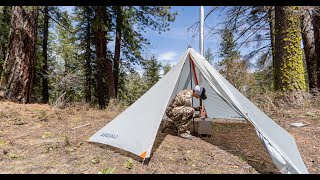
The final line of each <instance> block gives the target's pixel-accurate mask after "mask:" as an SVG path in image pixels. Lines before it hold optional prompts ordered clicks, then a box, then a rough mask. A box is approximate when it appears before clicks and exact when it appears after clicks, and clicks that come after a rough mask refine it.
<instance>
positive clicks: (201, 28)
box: [200, 6, 204, 56]
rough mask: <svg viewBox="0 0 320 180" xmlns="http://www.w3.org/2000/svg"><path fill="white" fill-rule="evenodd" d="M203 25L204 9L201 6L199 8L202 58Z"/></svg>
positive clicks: (201, 52) (201, 51)
mask: <svg viewBox="0 0 320 180" xmlns="http://www.w3.org/2000/svg"><path fill="white" fill-rule="evenodd" d="M203 24H204V8H203V6H200V54H201V56H203V54H204V53H203V52H204V50H203V46H204V43H203V35H204V29H203Z"/></svg>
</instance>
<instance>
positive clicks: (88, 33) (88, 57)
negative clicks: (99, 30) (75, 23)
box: [85, 14, 92, 103]
mask: <svg viewBox="0 0 320 180" xmlns="http://www.w3.org/2000/svg"><path fill="white" fill-rule="evenodd" d="M86 19H87V27H86V52H85V56H86V87H85V88H86V89H85V96H86V102H88V103H90V102H91V75H92V72H91V48H90V45H91V23H90V21H91V19H90V16H89V14H87V18H86Z"/></svg>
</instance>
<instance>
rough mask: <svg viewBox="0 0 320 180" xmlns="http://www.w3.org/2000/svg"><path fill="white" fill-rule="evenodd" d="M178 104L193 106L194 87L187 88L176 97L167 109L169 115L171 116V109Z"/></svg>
mask: <svg viewBox="0 0 320 180" xmlns="http://www.w3.org/2000/svg"><path fill="white" fill-rule="evenodd" d="M178 106H187V107H192V89H185V90H183V91H181V92H179V93H178V94H177V95H176V96H175V97H174V99H173V100H172V101H171V103H170V104H169V106H168V107H167V109H166V114H167V116H170V112H171V110H172V109H173V108H175V107H178Z"/></svg>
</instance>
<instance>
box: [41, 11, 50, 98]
mask: <svg viewBox="0 0 320 180" xmlns="http://www.w3.org/2000/svg"><path fill="white" fill-rule="evenodd" d="M48 34H49V7H48V6H45V7H44V26H43V43H42V48H43V49H42V56H43V65H42V76H43V77H42V102H43V103H48V101H49V88H48Z"/></svg>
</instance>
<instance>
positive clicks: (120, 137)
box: [89, 48, 308, 174]
mask: <svg viewBox="0 0 320 180" xmlns="http://www.w3.org/2000/svg"><path fill="white" fill-rule="evenodd" d="M190 56H191V57H192V58H191V59H192V61H193V62H194V64H195V71H196V75H197V77H199V79H200V81H199V84H200V85H203V86H204V87H205V88H206V93H207V97H208V98H207V100H205V101H203V103H204V106H205V107H206V110H207V113H208V116H209V118H225V119H237V120H247V121H249V122H251V123H252V124H253V126H254V128H255V129H256V133H257V135H258V137H259V138H260V140H261V141H262V143H263V145H264V147H265V148H266V150H267V151H268V153H269V155H270V157H271V159H272V161H273V163H274V164H275V165H276V167H277V168H278V169H279V170H280V171H281V172H282V173H286V174H290V173H291V174H296V173H303V174H307V173H308V170H307V168H306V166H305V164H304V162H303V160H302V158H301V156H300V153H299V151H298V148H297V146H296V144H295V141H294V138H293V137H292V136H291V135H290V134H289V133H288V132H287V131H285V130H284V129H283V128H281V127H280V126H279V125H278V124H277V123H275V122H274V121H273V120H272V119H270V118H269V117H268V116H267V115H266V114H265V113H263V112H262V111H261V110H260V109H259V108H258V107H256V106H255V105H254V104H253V103H252V102H251V101H250V100H248V99H247V98H246V97H245V96H244V95H242V94H241V93H240V92H239V91H238V90H237V89H236V88H234V87H233V86H232V85H231V84H230V83H229V82H228V81H227V80H226V79H225V78H224V77H223V76H222V75H221V74H220V73H219V72H218V71H217V70H215V69H214V68H213V67H212V66H211V65H210V64H209V63H208V62H207V61H206V60H205V58H204V57H202V56H201V55H200V54H198V53H197V52H196V51H195V50H194V49H192V48H188V49H187V50H186V52H185V53H184V54H183V56H182V57H181V58H180V60H179V62H178V63H177V64H176V65H175V66H174V67H173V68H172V69H171V70H170V71H169V72H168V73H167V74H166V75H165V76H164V77H162V78H161V79H160V80H159V81H158V82H157V83H156V84H155V85H154V86H153V87H152V88H151V89H150V90H149V91H147V92H146V93H145V94H144V95H143V96H141V97H140V98H139V99H138V100H137V101H136V102H135V103H133V104H132V105H131V106H130V107H128V108H127V109H126V110H125V111H124V112H122V113H121V114H120V115H118V116H117V117H116V118H115V119H113V120H112V121H111V122H110V123H108V124H107V125H106V126H105V127H103V128H102V129H100V130H99V131H98V132H96V133H95V134H94V135H93V136H92V137H91V138H90V139H89V141H91V142H97V143H103V144H108V145H111V146H114V147H118V148H120V149H124V150H126V151H129V152H132V153H134V154H136V155H138V156H140V157H142V158H148V157H150V153H151V150H152V147H153V144H154V141H155V138H156V134H157V131H158V129H159V125H160V123H161V120H162V119H163V117H164V116H165V113H164V112H165V109H166V107H167V106H168V104H169V103H170V101H171V100H172V99H173V98H174V96H175V95H176V94H177V93H178V92H180V91H181V90H183V89H190V88H191V87H194V86H195V85H196V83H195V82H194V80H193V72H192V71H191V64H190ZM191 84H192V86H191ZM159 97H161V100H159ZM197 103H199V101H197V100H194V106H197V105H198V104H197Z"/></svg>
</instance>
